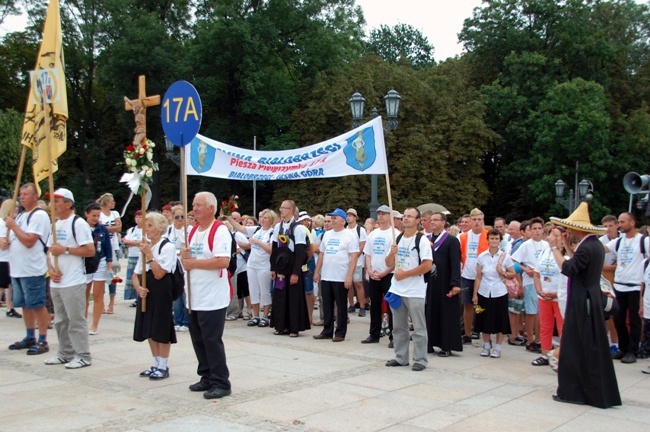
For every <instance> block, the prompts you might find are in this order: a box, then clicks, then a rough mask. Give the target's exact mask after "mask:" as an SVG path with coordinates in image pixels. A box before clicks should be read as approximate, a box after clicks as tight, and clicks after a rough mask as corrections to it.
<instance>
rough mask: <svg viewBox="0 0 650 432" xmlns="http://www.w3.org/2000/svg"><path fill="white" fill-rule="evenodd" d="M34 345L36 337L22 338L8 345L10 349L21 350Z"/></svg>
mask: <svg viewBox="0 0 650 432" xmlns="http://www.w3.org/2000/svg"><path fill="white" fill-rule="evenodd" d="M34 345H36V339H34V338H29V339H28V338H25V339H23V340H19V341H18V342H14V343H12V344H11V345H9V349H10V350H21V349H25V348H31V347H33V346H34Z"/></svg>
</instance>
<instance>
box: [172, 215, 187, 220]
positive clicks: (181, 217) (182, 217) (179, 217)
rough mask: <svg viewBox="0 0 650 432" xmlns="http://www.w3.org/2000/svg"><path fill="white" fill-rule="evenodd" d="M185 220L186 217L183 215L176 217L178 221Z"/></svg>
mask: <svg viewBox="0 0 650 432" xmlns="http://www.w3.org/2000/svg"><path fill="white" fill-rule="evenodd" d="M184 218H185V216H183V215H176V216H174V219H176V220H179V219H184Z"/></svg>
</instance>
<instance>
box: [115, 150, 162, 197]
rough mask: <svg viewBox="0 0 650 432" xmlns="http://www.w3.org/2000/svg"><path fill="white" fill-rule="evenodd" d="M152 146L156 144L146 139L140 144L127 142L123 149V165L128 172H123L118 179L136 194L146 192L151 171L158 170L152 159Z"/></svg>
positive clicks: (150, 180) (150, 178)
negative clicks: (135, 144)
mask: <svg viewBox="0 0 650 432" xmlns="http://www.w3.org/2000/svg"><path fill="white" fill-rule="evenodd" d="M154 147H156V144H155V143H154V142H153V141H151V140H147V142H146V143H144V144H142V145H141V146H134V145H133V144H129V145H128V146H126V150H125V151H124V165H126V168H127V171H128V173H127V174H124V175H123V176H122V179H121V180H120V181H122V182H126V183H127V184H128V186H129V188H130V189H131V191H133V193H137V194H138V195H144V194H145V193H146V191H147V189H148V185H149V184H150V183H151V182H152V180H153V178H152V177H153V172H154V171H158V164H157V163H155V162H154V161H153V149H154Z"/></svg>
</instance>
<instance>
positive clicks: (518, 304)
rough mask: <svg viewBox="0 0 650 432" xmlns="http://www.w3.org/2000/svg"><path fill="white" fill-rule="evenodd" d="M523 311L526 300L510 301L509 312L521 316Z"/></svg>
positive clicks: (519, 298) (516, 299)
mask: <svg viewBox="0 0 650 432" xmlns="http://www.w3.org/2000/svg"><path fill="white" fill-rule="evenodd" d="M523 310H524V299H523V298H522V297H517V298H514V299H508V312H510V313H513V314H517V315H519V314H521V312H522V311H523Z"/></svg>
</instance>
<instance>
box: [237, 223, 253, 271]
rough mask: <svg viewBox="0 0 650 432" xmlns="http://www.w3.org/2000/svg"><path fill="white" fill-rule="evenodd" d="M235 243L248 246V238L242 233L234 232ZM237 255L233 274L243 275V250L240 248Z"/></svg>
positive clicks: (244, 261)
mask: <svg viewBox="0 0 650 432" xmlns="http://www.w3.org/2000/svg"><path fill="white" fill-rule="evenodd" d="M235 241H236V242H237V243H243V244H249V243H250V242H249V241H248V237H246V235H244V234H243V233H241V232H239V231H236V232H235ZM239 251H240V252H239V253H238V254H237V271H236V272H235V274H239V273H243V272H245V271H246V260H245V259H244V256H243V255H242V253H243V252H244V249H242V248H241V247H240V248H239Z"/></svg>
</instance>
